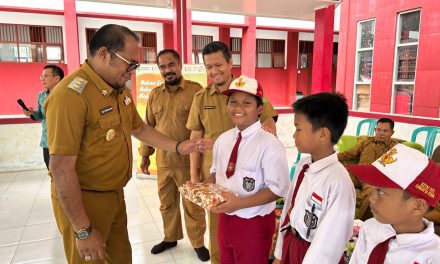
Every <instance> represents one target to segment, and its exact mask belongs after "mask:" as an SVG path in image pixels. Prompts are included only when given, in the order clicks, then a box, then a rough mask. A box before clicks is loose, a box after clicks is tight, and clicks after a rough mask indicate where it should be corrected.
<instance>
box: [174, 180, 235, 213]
mask: <svg viewBox="0 0 440 264" xmlns="http://www.w3.org/2000/svg"><path fill="white" fill-rule="evenodd" d="M179 192H180V193H181V194H182V195H183V197H184V198H186V199H188V200H189V201H191V202H193V203H195V204H197V205H198V206H200V207H203V208H205V209H210V208H212V207H214V206H216V205H219V204H221V203H223V202H225V201H226V199H225V197H224V196H223V194H222V193H223V192H228V189H226V188H224V187H222V186H220V185H217V184H214V183H185V184H183V185H182V186H180V187H179Z"/></svg>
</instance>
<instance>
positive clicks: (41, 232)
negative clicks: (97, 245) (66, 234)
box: [0, 170, 208, 264]
mask: <svg viewBox="0 0 440 264" xmlns="http://www.w3.org/2000/svg"><path fill="white" fill-rule="evenodd" d="M49 187H50V178H49V177H48V176H47V175H46V171H43V170H36V171H21V172H9V173H0V264H9V263H32V264H43V263H44V264H49V263H50V264H62V263H66V260H65V258H64V251H63V244H62V240H61V237H60V234H59V233H58V230H57V227H56V224H55V219H54V216H53V213H52V208H51V201H50V188H49ZM125 194H126V204H127V214H128V231H129V236H130V241H131V244H132V250H133V263H138V264H141V263H148V264H153V263H179V264H184V263H185V264H189V263H203V262H200V261H199V260H198V258H197V256H196V254H195V252H194V250H193V249H192V247H191V245H190V243H189V241H188V240H187V239H186V238H184V239H183V240H180V241H179V244H178V246H177V247H175V248H173V249H171V250H167V251H165V252H163V253H162V254H159V255H153V254H151V253H150V249H151V247H152V246H153V245H155V244H157V243H159V242H160V241H161V240H162V238H163V227H162V218H161V215H160V212H159V199H158V196H157V189H156V181H155V180H151V179H147V180H139V179H137V178H136V177H133V179H132V180H131V181H130V182H129V184H128V185H127V186H126V188H125ZM207 241H208V236H207V234H206V235H205V244H207Z"/></svg>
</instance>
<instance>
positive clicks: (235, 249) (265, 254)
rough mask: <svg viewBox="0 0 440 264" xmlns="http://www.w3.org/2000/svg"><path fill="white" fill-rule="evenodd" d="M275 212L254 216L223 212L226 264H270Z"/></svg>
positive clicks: (222, 246) (223, 260)
mask: <svg viewBox="0 0 440 264" xmlns="http://www.w3.org/2000/svg"><path fill="white" fill-rule="evenodd" d="M274 232H275V213H274V212H272V213H270V214H268V215H265V216H256V217H253V218H249V219H246V218H241V217H238V216H235V215H227V214H219V218H218V234H217V239H218V245H219V250H220V262H221V263H222V264H234V263H237V264H246V263H252V264H259V263H261V264H267V261H268V259H269V253H270V248H271V245H272V236H273V234H274Z"/></svg>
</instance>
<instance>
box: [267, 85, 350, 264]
mask: <svg viewBox="0 0 440 264" xmlns="http://www.w3.org/2000/svg"><path fill="white" fill-rule="evenodd" d="M293 109H294V112H295V121H294V122H295V127H296V131H295V134H293V138H294V139H295V144H296V147H297V148H298V151H300V152H301V153H310V156H309V157H305V158H303V159H301V160H300V161H299V163H298V165H297V167H296V171H295V179H294V181H293V183H292V184H291V186H290V189H289V193H288V195H287V197H286V202H285V204H284V208H283V213H282V214H281V222H280V223H281V225H280V231H279V234H278V240H277V244H276V248H275V260H274V262H273V263H289V264H292V263H293V264H296V263H297V264H300V263H304V264H316V263H331V264H335V263H338V262H340V263H344V262H343V258H342V254H343V252H344V249H345V245H346V243H347V241H348V240H349V239H350V236H351V234H352V230H353V218H354V210H355V191H354V187H353V184H352V181H351V180H350V176H349V175H348V172H347V170H346V169H345V168H344V166H343V165H342V164H341V163H340V162H339V161H338V157H337V155H336V153H335V151H334V150H333V146H334V144H336V143H337V142H338V140H339V138H340V137H341V135H342V133H343V132H344V129H345V127H346V126H347V119H348V107H347V103H346V100H345V98H344V97H343V96H342V95H340V94H333V93H319V94H313V95H310V96H307V97H304V98H302V99H300V100H298V101H296V102H295V103H294V104H293Z"/></svg>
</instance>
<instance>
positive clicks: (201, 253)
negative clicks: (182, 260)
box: [194, 246, 210, 261]
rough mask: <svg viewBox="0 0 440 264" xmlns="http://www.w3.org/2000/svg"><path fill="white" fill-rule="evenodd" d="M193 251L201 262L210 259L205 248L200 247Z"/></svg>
mask: <svg viewBox="0 0 440 264" xmlns="http://www.w3.org/2000/svg"><path fill="white" fill-rule="evenodd" d="M194 250H195V251H196V253H197V257H198V258H199V259H200V260H201V261H208V260H209V259H210V257H209V250H208V249H207V248H205V246H201V247H199V248H194Z"/></svg>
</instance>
